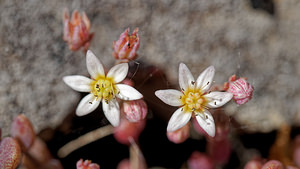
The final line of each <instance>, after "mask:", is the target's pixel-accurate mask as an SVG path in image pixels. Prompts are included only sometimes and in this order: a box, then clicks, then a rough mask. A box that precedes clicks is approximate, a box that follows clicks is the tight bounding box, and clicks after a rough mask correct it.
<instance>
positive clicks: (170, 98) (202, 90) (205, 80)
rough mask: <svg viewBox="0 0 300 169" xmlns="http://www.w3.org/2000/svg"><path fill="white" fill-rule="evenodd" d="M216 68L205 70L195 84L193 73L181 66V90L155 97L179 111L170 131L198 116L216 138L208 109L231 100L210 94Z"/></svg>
mask: <svg viewBox="0 0 300 169" xmlns="http://www.w3.org/2000/svg"><path fill="white" fill-rule="evenodd" d="M214 74H215V68H214V67H213V66H210V67H208V68H207V69H205V70H204V71H203V72H202V73H201V74H200V75H199V76H198V78H197V80H196V81H195V79H194V77H193V75H192V73H191V72H190V70H189V69H188V68H187V66H186V65H185V64H184V63H180V65H179V77H178V78H179V86H180V90H181V91H178V90H174V89H167V90H158V91H156V92H155V95H156V96H157V97H158V98H160V99H161V100H162V101H163V102H165V103H166V104H168V105H171V106H178V107H179V108H178V109H177V110H176V111H175V112H174V114H173V115H172V117H171V119H170V121H169V123H168V127H167V131H170V132H172V131H176V130H178V129H180V128H181V127H183V126H184V125H185V124H186V123H187V122H189V120H190V118H191V117H192V116H195V117H196V119H197V121H198V123H199V125H200V126H201V127H202V128H203V129H204V130H205V131H206V133H207V134H208V135H210V136H211V137H214V136H215V123H214V119H213V117H212V115H211V113H210V112H209V111H208V108H218V107H221V106H223V105H224V104H226V103H227V102H228V101H230V100H231V98H232V94H231V93H228V92H218V91H213V92H211V91H209V89H210V86H211V85H212V81H213V77H214Z"/></svg>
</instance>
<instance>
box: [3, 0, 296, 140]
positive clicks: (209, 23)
mask: <svg viewBox="0 0 300 169" xmlns="http://www.w3.org/2000/svg"><path fill="white" fill-rule="evenodd" d="M65 7H66V8H69V10H70V11H73V10H75V9H77V10H79V11H85V12H86V14H87V16H88V17H89V18H90V20H91V23H92V25H91V31H92V32H94V33H95V36H94V38H93V40H92V43H91V46H90V49H91V50H92V51H93V52H94V53H95V54H96V56H98V57H99V58H100V59H101V61H102V62H103V63H104V64H105V66H107V67H111V66H112V65H113V64H114V59H113V57H112V42H113V41H114V40H117V39H118V38H119V35H120V34H121V33H122V32H123V31H124V30H125V29H126V28H128V27H129V28H130V29H131V31H132V30H133V29H134V28H135V27H139V30H140V31H139V35H140V39H141V45H140V49H139V51H138V53H139V58H138V60H137V63H136V64H139V63H142V62H146V63H149V64H153V65H156V66H158V67H161V68H162V69H164V70H165V71H166V73H167V75H168V77H169V81H162V83H171V84H174V85H177V83H178V81H177V76H178V64H179V63H180V62H184V63H186V64H187V66H188V67H189V68H190V69H191V71H192V73H193V74H194V76H195V77H196V76H198V75H199V73H200V72H201V71H202V70H204V69H205V68H206V67H208V66H209V65H214V66H215V68H216V75H215V78H214V79H215V83H216V84H218V83H219V84H222V83H223V82H225V81H227V79H228V78H229V77H230V76H231V75H232V74H237V75H238V76H242V77H243V76H244V77H248V80H249V82H250V83H251V84H252V85H253V86H254V88H255V91H254V94H253V99H252V100H251V101H250V102H248V103H247V104H245V105H242V106H237V105H236V104H233V102H232V103H230V104H228V106H227V107H226V108H225V110H226V112H227V113H228V115H230V116H232V117H233V118H235V119H236V120H237V121H238V122H239V123H240V124H241V127H242V128H243V129H244V130H247V131H259V132H268V131H271V130H273V129H277V128H278V127H279V126H280V125H281V124H283V123H287V124H291V125H293V126H299V124H300V104H299V103H298V102H299V101H300V85H299V84H300V79H299V77H300V67H299V65H300V59H299V55H300V47H299V45H300V31H299V30H300V22H299V20H300V10H299V9H300V1H298V0H198V1H194V0H178V1H172V0H130V1H119V0H109V1H108V0H106V1H103V0H88V1H84V0H82V1H72V0H63V1H60V0H52V1H38V0H30V1H17V0H0V127H1V128H2V129H3V131H2V132H3V135H4V136H5V135H8V130H9V126H10V123H11V121H12V120H13V118H14V117H15V116H16V115H18V114H20V113H24V114H25V115H26V116H27V117H28V118H29V119H30V120H31V121H32V123H33V124H34V127H35V129H36V131H40V130H41V129H43V128H45V127H48V126H50V127H55V126H57V125H58V124H60V123H61V122H62V120H63V118H64V117H65V116H66V115H67V114H68V113H70V112H71V111H73V110H74V109H75V108H76V106H77V103H78V101H79V99H80V94H79V93H78V92H76V91H73V90H72V89H71V88H69V87H68V86H66V85H65V84H64V83H63V81H62V77H63V76H65V75H72V74H80V75H88V73H87V70H86V66H85V54H84V53H83V52H82V51H78V52H72V51H70V50H69V49H68V46H67V44H66V43H65V42H64V41H63V40H62V35H63V24H62V13H63V8H65ZM137 71H139V70H137ZM149 76H150V75H149Z"/></svg>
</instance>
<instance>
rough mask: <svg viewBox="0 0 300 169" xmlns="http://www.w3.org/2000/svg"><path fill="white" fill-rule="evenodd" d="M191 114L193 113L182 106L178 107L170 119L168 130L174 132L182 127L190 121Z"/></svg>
mask: <svg viewBox="0 0 300 169" xmlns="http://www.w3.org/2000/svg"><path fill="white" fill-rule="evenodd" d="M191 116H192V113H188V112H185V111H183V110H182V108H179V109H177V110H176V111H175V112H174V114H173V115H172V116H171V118H170V120H169V124H168V127H167V131H168V132H172V131H176V130H177V129H180V128H181V127H183V126H184V125H186V123H187V122H189V120H190V119H191Z"/></svg>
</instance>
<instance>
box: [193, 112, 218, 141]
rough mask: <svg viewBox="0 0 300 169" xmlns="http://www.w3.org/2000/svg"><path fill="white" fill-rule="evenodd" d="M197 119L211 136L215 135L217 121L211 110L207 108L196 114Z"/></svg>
mask: <svg viewBox="0 0 300 169" xmlns="http://www.w3.org/2000/svg"><path fill="white" fill-rule="evenodd" d="M196 119H197V121H198V123H199V125H200V126H201V127H202V129H203V130H204V131H205V132H206V133H207V134H208V135H209V136H211V137H214V136H215V132H216V129H215V122H214V118H213V117H212V115H211V114H210V112H209V111H207V110H205V111H204V112H203V113H200V114H198V115H196Z"/></svg>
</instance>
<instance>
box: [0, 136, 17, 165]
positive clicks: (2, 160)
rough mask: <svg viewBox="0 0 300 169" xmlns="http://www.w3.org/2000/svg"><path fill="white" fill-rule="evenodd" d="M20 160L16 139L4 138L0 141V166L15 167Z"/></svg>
mask: <svg viewBox="0 0 300 169" xmlns="http://www.w3.org/2000/svg"><path fill="white" fill-rule="evenodd" d="M20 160H21V148H20V146H19V143H18V142H17V140H15V139H14V138H11V137H6V138H4V139H3V140H2V141H1V143H0V168H3V169H4V168H5V169H15V168H17V166H18V165H19V163H20Z"/></svg>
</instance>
